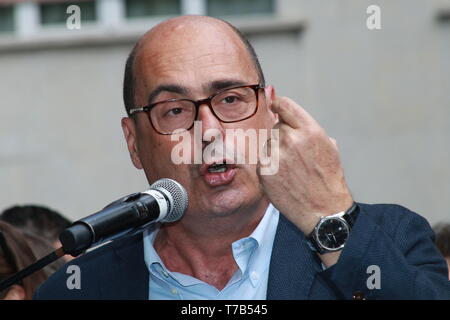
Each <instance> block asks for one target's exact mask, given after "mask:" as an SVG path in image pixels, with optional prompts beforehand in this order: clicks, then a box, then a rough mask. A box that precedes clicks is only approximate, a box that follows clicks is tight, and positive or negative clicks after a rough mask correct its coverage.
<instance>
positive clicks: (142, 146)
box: [123, 24, 274, 217]
mask: <svg viewBox="0 0 450 320" xmlns="http://www.w3.org/2000/svg"><path fill="white" fill-rule="evenodd" d="M134 74H135V79H136V80H135V88H136V91H135V102H136V105H137V106H145V105H148V104H149V103H153V102H157V101H163V100H167V99H172V98H189V99H194V100H199V99H203V98H206V97H209V96H210V95H212V94H214V93H215V92H217V91H218V90H220V89H224V88H227V87H231V86H233V85H239V84H242V85H252V84H258V83H259V78H258V74H257V72H256V69H255V67H254V64H253V63H252V61H251V58H250V56H249V54H248V53H247V51H246V50H245V47H244V45H243V44H242V43H241V42H240V40H239V38H238V37H237V36H236V35H235V34H234V33H233V32H232V31H231V30H230V29H229V28H226V27H224V26H221V27H218V26H217V25H215V26H214V25H208V24H198V25H197V26H193V25H192V24H187V25H169V26H165V27H160V30H158V32H153V33H152V34H151V36H150V37H148V39H145V40H144V41H143V42H142V43H141V47H140V49H139V51H138V53H137V55H136V60H135V68H134ZM162 87H164V88H165V89H164V90H160V89H161V88H162ZM174 88H175V89H174ZM150 96H153V98H152V99H151V101H149V97H150ZM258 97H259V99H258V100H259V107H258V111H257V113H256V114H255V115H254V116H253V117H251V118H249V119H246V120H243V121H240V122H234V123H222V122H221V121H219V120H218V119H217V118H216V117H215V116H214V115H213V114H212V112H211V110H210V109H209V107H208V106H207V105H202V106H200V109H199V112H198V118H197V120H199V121H201V124H202V134H203V133H204V132H206V131H207V130H209V129H216V130H220V131H221V132H222V134H223V136H224V137H225V136H226V130H227V129H236V128H241V129H243V130H244V131H245V130H247V129H256V131H257V132H258V130H259V129H266V130H267V129H270V128H272V126H273V124H274V116H273V114H272V113H271V112H270V111H269V104H270V102H269V100H270V99H269V98H268V97H266V95H265V91H264V90H263V89H260V90H259V91H258ZM135 119H136V122H135V123H133V122H132V121H131V120H130V119H128V120H125V121H123V127H124V132H125V136H126V138H127V143H128V148H129V150H130V153H131V156H132V159H133V163H134V164H135V166H136V167H137V168H143V169H144V171H145V174H146V176H147V179H148V181H149V183H153V182H154V181H156V180H158V179H161V178H172V179H174V180H176V181H178V182H180V183H181V184H182V185H183V186H184V187H185V188H186V190H187V192H188V194H189V208H188V211H187V212H186V216H188V215H189V216H191V217H193V215H195V217H201V216H202V215H207V216H211V215H216V216H226V215H230V214H232V213H233V212H236V210H238V209H240V208H250V207H251V206H255V204H257V203H258V202H260V201H261V199H262V198H263V193H262V191H261V188H260V184H259V180H258V177H257V174H256V165H255V164H237V165H236V167H235V168H227V172H225V173H220V174H216V175H214V174H212V175H211V174H209V175H208V173H205V166H204V165H203V166H202V165H199V164H195V163H191V164H178V165H177V164H174V162H173V160H172V157H171V155H172V150H173V148H174V147H175V145H177V144H178V143H179V141H178V140H175V141H172V140H173V139H171V136H170V135H161V134H159V133H158V132H156V131H155V130H154V129H153V127H152V125H151V123H150V121H149V118H148V117H147V114H146V113H142V112H141V113H138V114H136V115H135ZM189 134H191V136H192V138H193V136H194V130H193V129H191V130H190V131H189ZM192 140H194V139H192ZM208 144H209V142H203V143H202V147H203V148H205V147H206V146H207V145H208ZM192 146H194V142H193V143H192ZM248 147H249V146H246V148H247V149H248ZM244 148H245V147H244ZM247 151H248V150H247ZM193 152H194V151H193V148H192V153H193ZM235 152H236V153H237V152H241V153H242V152H246V150H242V147H241V150H235Z"/></svg>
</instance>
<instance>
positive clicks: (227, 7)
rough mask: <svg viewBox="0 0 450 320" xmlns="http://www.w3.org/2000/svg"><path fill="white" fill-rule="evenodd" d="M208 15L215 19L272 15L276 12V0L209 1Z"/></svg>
mask: <svg viewBox="0 0 450 320" xmlns="http://www.w3.org/2000/svg"><path fill="white" fill-rule="evenodd" d="M207 1H208V3H207V4H208V5H207V7H208V15H209V16H213V17H221V16H230V15H251V14H270V13H273V12H274V4H273V2H274V0H245V1H242V0H207Z"/></svg>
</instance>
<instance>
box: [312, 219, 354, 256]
mask: <svg viewBox="0 0 450 320" xmlns="http://www.w3.org/2000/svg"><path fill="white" fill-rule="evenodd" d="M349 234H350V230H349V228H348V224H347V222H346V221H345V220H344V219H342V218H337V217H333V218H329V219H324V220H323V221H322V223H321V224H320V225H319V226H318V228H317V231H316V239H317V241H318V242H319V244H320V245H321V246H322V247H323V248H325V249H327V250H331V251H335V250H339V249H341V248H342V247H343V246H344V244H345V242H346V241H347V238H348V236H349Z"/></svg>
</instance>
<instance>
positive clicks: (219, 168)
mask: <svg viewBox="0 0 450 320" xmlns="http://www.w3.org/2000/svg"><path fill="white" fill-rule="evenodd" d="M227 169H228V168H227V164H226V163H215V164H212V165H210V166H209V167H208V172H209V173H219V172H225V171H227Z"/></svg>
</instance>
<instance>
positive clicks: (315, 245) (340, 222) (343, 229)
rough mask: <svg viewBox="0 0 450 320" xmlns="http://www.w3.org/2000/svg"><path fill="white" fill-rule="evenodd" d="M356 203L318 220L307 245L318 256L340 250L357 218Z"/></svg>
mask: <svg viewBox="0 0 450 320" xmlns="http://www.w3.org/2000/svg"><path fill="white" fill-rule="evenodd" d="M358 213H359V207H358V204H357V203H356V202H353V205H352V206H351V207H350V208H349V209H348V210H347V211H342V212H339V213H336V214H333V215H331V216H326V217H322V218H320V221H319V222H318V223H317V225H316V226H315V228H314V230H313V231H312V232H311V234H310V235H309V236H308V238H307V241H308V245H309V246H310V248H311V249H312V250H313V251H316V252H318V253H320V254H323V253H327V252H334V251H339V250H342V249H343V248H344V246H345V243H346V242H347V239H348V237H349V236H350V230H351V229H352V227H353V225H354V224H355V222H356V218H357V217H358Z"/></svg>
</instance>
